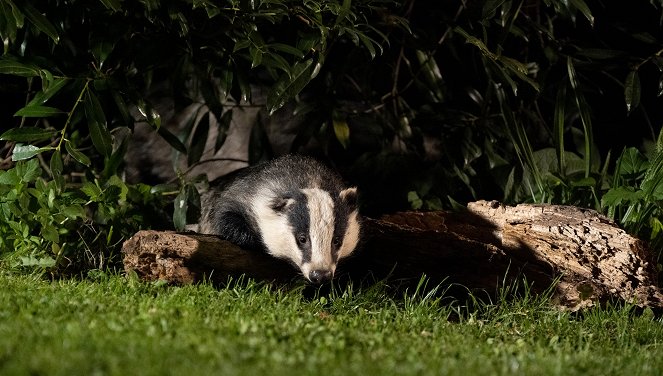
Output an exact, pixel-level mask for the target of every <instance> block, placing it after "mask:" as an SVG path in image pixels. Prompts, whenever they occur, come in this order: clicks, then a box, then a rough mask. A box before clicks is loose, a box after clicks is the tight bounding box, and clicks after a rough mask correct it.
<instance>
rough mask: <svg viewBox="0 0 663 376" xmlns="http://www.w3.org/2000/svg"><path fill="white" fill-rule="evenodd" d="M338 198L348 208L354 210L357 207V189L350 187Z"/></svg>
mask: <svg viewBox="0 0 663 376" xmlns="http://www.w3.org/2000/svg"><path fill="white" fill-rule="evenodd" d="M338 196H339V197H340V198H341V200H343V202H345V203H346V204H347V205H348V206H349V207H351V208H353V209H355V208H356V207H357V187H350V188H347V189H344V190H342V191H341V192H340V193H339V194H338Z"/></svg>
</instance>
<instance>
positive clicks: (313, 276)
mask: <svg viewBox="0 0 663 376" xmlns="http://www.w3.org/2000/svg"><path fill="white" fill-rule="evenodd" d="M332 277H334V272H332V271H331V270H324V269H316V270H311V272H309V273H308V280H309V281H311V282H313V283H315V284H317V285H319V284H322V283H325V282H329V281H331V279H332Z"/></svg>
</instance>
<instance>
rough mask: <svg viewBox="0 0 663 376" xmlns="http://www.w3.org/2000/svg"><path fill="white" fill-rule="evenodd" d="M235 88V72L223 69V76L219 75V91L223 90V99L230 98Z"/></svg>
mask: <svg viewBox="0 0 663 376" xmlns="http://www.w3.org/2000/svg"><path fill="white" fill-rule="evenodd" d="M232 87H233V71H232V69H230V67H228V69H222V70H221V74H220V75H219V89H220V90H221V96H222V97H223V99H226V98H227V97H228V94H229V93H230V90H231V89H232Z"/></svg>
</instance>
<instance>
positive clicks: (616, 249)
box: [122, 201, 663, 310]
mask: <svg viewBox="0 0 663 376" xmlns="http://www.w3.org/2000/svg"><path fill="white" fill-rule="evenodd" d="M362 224H363V239H364V240H363V242H362V244H361V247H360V249H359V250H358V251H356V252H355V255H354V256H353V257H351V258H350V259H348V260H346V261H344V262H342V263H341V265H339V271H338V274H341V275H342V276H346V277H349V278H352V279H361V278H365V277H366V276H367V275H372V276H373V277H376V278H378V279H380V278H387V277H389V278H392V279H398V280H414V281H418V279H419V278H420V277H421V276H422V275H426V276H427V277H428V278H429V279H430V280H431V282H433V283H435V284H437V283H443V284H445V285H446V286H448V287H449V292H450V293H451V294H462V293H463V292H465V293H467V292H468V291H471V292H475V293H476V292H477V291H485V292H486V293H487V294H488V295H489V296H493V295H494V294H495V293H497V292H498V291H499V289H500V287H502V286H504V285H510V286H512V287H521V288H522V287H523V283H522V281H523V279H524V280H526V281H527V283H526V285H527V286H526V288H527V289H528V290H529V292H530V293H544V292H547V291H548V292H549V291H550V290H549V289H550V288H551V286H552V289H553V290H552V298H553V301H554V302H555V303H556V304H558V305H559V306H562V307H565V308H569V309H572V310H577V309H581V308H584V307H589V306H593V305H596V304H600V303H603V302H605V301H608V300H615V299H617V300H621V301H627V302H631V303H634V304H636V305H638V306H642V307H645V306H648V307H652V308H657V309H661V308H663V295H661V292H660V290H659V288H658V287H657V275H658V274H657V270H656V264H655V262H654V258H653V256H652V253H651V252H650V250H649V249H648V248H647V246H646V244H645V243H644V242H643V241H641V240H638V239H636V238H634V237H632V236H630V235H628V234H626V233H625V232H624V231H623V230H621V229H620V228H619V227H618V226H617V225H616V224H614V223H613V222H611V221H610V220H608V219H607V218H605V217H603V216H601V215H600V214H598V213H597V212H595V211H592V210H587V209H580V208H576V207H570V206H557V205H518V206H515V207H510V206H504V205H501V204H500V203H498V202H495V201H493V202H487V201H478V202H474V203H470V204H469V205H468V210H467V211H466V212H462V213H447V212H429V213H418V212H406V213H399V214H394V215H389V216H385V217H383V218H382V219H379V220H378V219H370V218H366V219H364V221H363V223H362ZM122 252H123V257H124V259H123V260H124V265H125V269H126V270H127V271H133V272H136V273H137V274H138V275H139V276H140V277H141V278H143V279H146V280H166V281H168V282H172V283H192V282H196V281H199V280H202V279H211V280H212V281H214V282H218V283H223V282H225V281H227V278H228V277H229V276H238V275H242V274H244V275H246V276H248V277H252V278H257V279H263V280H277V281H287V280H291V279H292V278H294V277H296V276H297V273H298V272H297V271H296V270H295V269H294V268H293V267H291V266H290V265H289V264H288V263H286V262H284V261H281V260H277V259H274V258H272V257H270V256H268V255H266V254H262V253H257V252H251V251H246V250H243V249H241V248H239V247H237V246H235V245H233V244H231V243H229V242H227V241H225V240H222V239H220V238H218V237H215V236H210V235H201V234H196V233H175V232H157V231H141V232H138V233H137V234H136V235H134V236H133V237H132V238H131V239H129V240H128V241H126V242H125V244H124V246H123V249H122ZM519 281H520V283H519Z"/></svg>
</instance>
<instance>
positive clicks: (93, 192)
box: [81, 181, 104, 201]
mask: <svg viewBox="0 0 663 376" xmlns="http://www.w3.org/2000/svg"><path fill="white" fill-rule="evenodd" d="M81 192H83V193H85V194H86V195H87V197H88V198H89V199H90V200H91V201H98V200H99V198H101V196H102V195H103V193H104V192H103V191H102V190H101V188H99V187H98V186H97V185H96V184H94V183H93V182H90V181H87V182H85V183H84V184H83V186H82V187H81Z"/></svg>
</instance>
